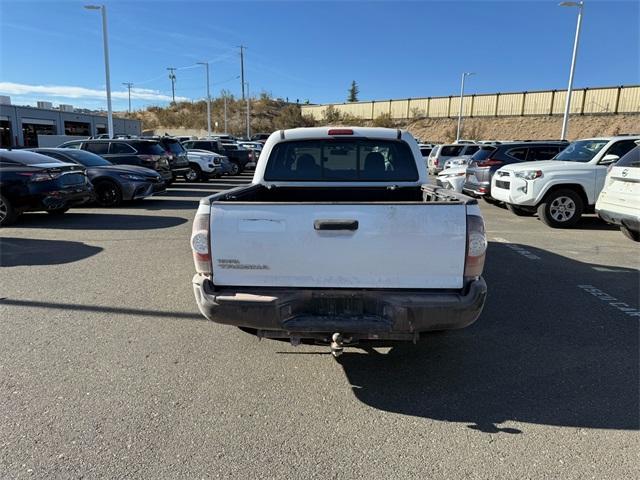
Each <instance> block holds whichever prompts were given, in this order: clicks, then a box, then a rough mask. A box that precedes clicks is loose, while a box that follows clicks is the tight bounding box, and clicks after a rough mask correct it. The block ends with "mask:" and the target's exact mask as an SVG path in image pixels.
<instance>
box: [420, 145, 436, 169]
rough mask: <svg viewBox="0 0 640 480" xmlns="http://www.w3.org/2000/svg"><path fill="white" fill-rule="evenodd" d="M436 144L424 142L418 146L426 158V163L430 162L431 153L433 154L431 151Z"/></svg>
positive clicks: (423, 157) (423, 158) (424, 158)
mask: <svg viewBox="0 0 640 480" xmlns="http://www.w3.org/2000/svg"><path fill="white" fill-rule="evenodd" d="M434 147H435V146H434V145H427V144H424V143H420V144H418V148H419V149H420V155H422V160H424V162H425V163H424V164H425V165H428V164H429V155H431V151H432V150H433V149H434Z"/></svg>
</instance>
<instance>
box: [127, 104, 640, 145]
mask: <svg viewBox="0 0 640 480" xmlns="http://www.w3.org/2000/svg"><path fill="white" fill-rule="evenodd" d="M206 111H207V104H206V102H205V101H198V102H179V103H176V104H174V105H171V106H168V107H149V108H147V109H146V110H141V111H137V112H133V113H132V114H131V118H137V119H139V120H142V128H143V130H144V131H146V132H149V131H153V132H154V133H156V134H163V133H169V134H172V135H196V136H203V135H206V128H207V124H206ZM127 116H128V115H127ZM227 119H228V133H232V134H235V135H244V133H245V132H246V126H245V121H246V103H245V102H243V101H242V100H239V99H236V98H234V97H233V96H231V95H228V96H227ZM215 122H218V126H217V127H216V126H215ZM316 125H318V126H321V125H361V126H381V127H394V128H406V129H407V130H409V131H410V132H411V133H413V134H414V135H415V136H416V137H418V138H421V139H424V140H428V141H434V142H450V141H453V140H454V139H455V134H456V125H457V119H456V118H430V119H410V120H402V121H398V120H392V119H390V118H389V117H385V116H381V117H378V118H377V119H375V120H373V121H363V120H361V119H356V118H352V117H346V116H342V115H340V114H338V112H337V111H335V110H334V111H332V110H331V109H328V110H327V113H326V114H325V117H324V118H323V119H322V120H320V121H316V120H314V119H313V118H311V117H308V116H303V115H302V114H301V111H300V106H299V105H297V104H292V103H288V102H286V101H284V100H282V99H273V98H271V97H270V96H269V95H267V94H262V95H261V96H260V97H259V98H252V99H251V131H252V132H272V131H274V130H279V129H282V128H294V127H307V126H316ZM561 125H562V116H559V115H555V116H522V117H519V116H514V117H498V118H494V117H477V118H467V119H465V121H464V125H463V135H462V136H463V137H464V138H472V139H495V140H516V139H553V138H558V137H559V135H560V130H561ZM211 128H212V130H213V131H218V132H222V131H223V130H224V100H223V99H222V98H218V99H215V100H213V101H212V102H211ZM639 130H640V115H638V114H620V115H582V116H581V115H572V116H571V121H570V126H569V139H570V140H571V139H575V138H584V137H592V136H599V135H614V134H619V133H638V131H639Z"/></svg>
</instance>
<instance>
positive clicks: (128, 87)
mask: <svg viewBox="0 0 640 480" xmlns="http://www.w3.org/2000/svg"><path fill="white" fill-rule="evenodd" d="M122 85H124V86H125V87H127V89H128V90H129V114H131V87H133V83H131V82H122Z"/></svg>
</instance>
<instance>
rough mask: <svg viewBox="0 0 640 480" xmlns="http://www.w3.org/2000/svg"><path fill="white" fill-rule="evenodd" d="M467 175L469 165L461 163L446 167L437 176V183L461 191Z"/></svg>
mask: <svg viewBox="0 0 640 480" xmlns="http://www.w3.org/2000/svg"><path fill="white" fill-rule="evenodd" d="M466 175H467V166H466V165H460V166H456V167H451V168H446V169H444V170H443V171H441V172H440V173H439V174H438V176H437V177H436V184H437V185H438V186H439V187H443V188H448V189H449V190H453V191H454V192H458V193H461V192H462V186H463V185H464V180H465V177H466Z"/></svg>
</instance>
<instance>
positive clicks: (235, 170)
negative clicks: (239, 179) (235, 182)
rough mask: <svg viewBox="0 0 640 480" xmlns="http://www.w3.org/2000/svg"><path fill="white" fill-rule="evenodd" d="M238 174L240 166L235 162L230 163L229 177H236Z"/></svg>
mask: <svg viewBox="0 0 640 480" xmlns="http://www.w3.org/2000/svg"><path fill="white" fill-rule="evenodd" d="M239 173H240V166H239V165H238V164H237V163H236V162H231V171H230V172H229V175H238V174H239Z"/></svg>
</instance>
